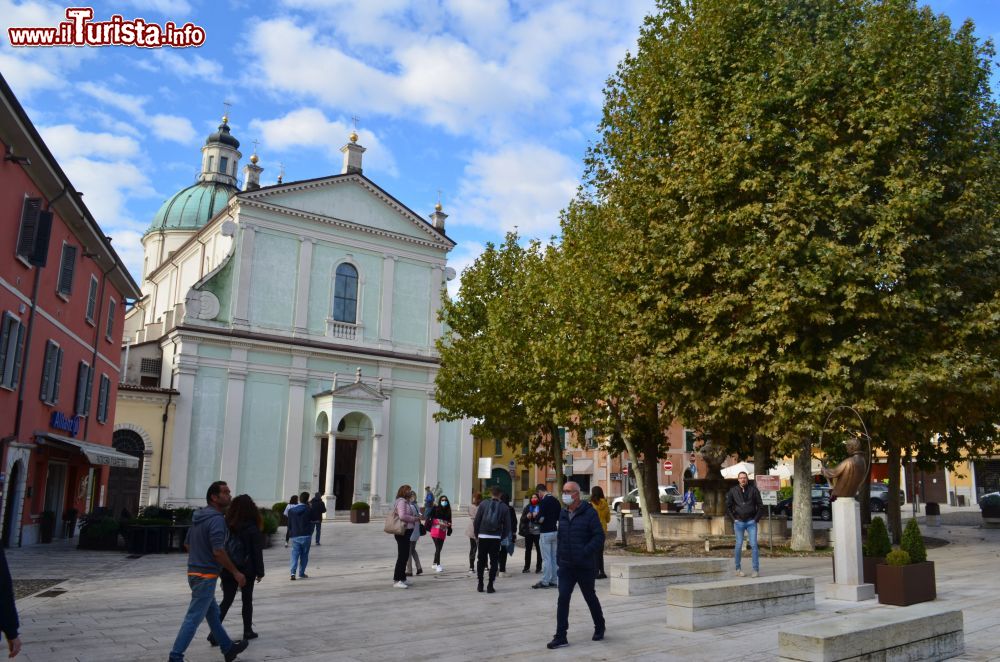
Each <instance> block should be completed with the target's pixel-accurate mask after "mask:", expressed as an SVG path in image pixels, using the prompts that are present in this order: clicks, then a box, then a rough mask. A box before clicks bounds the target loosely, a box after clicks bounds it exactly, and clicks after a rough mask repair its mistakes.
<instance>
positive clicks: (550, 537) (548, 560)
mask: <svg viewBox="0 0 1000 662" xmlns="http://www.w3.org/2000/svg"><path fill="white" fill-rule="evenodd" d="M557 535H559V534H558V532H556V531H549V532H547V533H543V534H541V535H540V536H539V541H538V543H539V545H540V546H541V548H542V581H543V582H545V583H546V584H555V583H556V580H557V576H556V573H557V572H558V571H559V566H558V565H557V564H556V536H557Z"/></svg>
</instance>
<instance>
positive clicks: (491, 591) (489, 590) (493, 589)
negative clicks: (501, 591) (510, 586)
mask: <svg viewBox="0 0 1000 662" xmlns="http://www.w3.org/2000/svg"><path fill="white" fill-rule="evenodd" d="M486 592H487V593H496V592H497V590H496V589H495V588H493V584H487V585H486Z"/></svg>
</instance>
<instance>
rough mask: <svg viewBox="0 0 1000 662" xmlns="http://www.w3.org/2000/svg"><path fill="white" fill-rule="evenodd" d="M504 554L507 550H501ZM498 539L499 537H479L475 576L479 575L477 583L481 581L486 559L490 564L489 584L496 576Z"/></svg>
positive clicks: (498, 557) (498, 555) (498, 550)
mask: <svg viewBox="0 0 1000 662" xmlns="http://www.w3.org/2000/svg"><path fill="white" fill-rule="evenodd" d="M502 553H503V554H506V553H507V552H502ZM500 554H501V551H500V539H499V538H480V539H479V558H478V560H477V562H476V576H477V577H479V583H480V584H482V583H483V571H484V570H485V569H486V561H487V559H488V560H489V564H490V584H492V583H493V581H494V580H495V579H496V578H497V570H498V569H499V568H498V567H497V566H498V565H499V564H500Z"/></svg>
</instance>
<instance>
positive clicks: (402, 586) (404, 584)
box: [392, 582, 410, 588]
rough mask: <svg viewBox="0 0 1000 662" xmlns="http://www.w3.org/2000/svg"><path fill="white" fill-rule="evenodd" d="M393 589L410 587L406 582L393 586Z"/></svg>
mask: <svg viewBox="0 0 1000 662" xmlns="http://www.w3.org/2000/svg"><path fill="white" fill-rule="evenodd" d="M392 587H393V588H410V585H409V584H407V583H406V582H396V583H395V584H393V585H392Z"/></svg>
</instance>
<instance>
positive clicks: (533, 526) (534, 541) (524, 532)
mask: <svg viewBox="0 0 1000 662" xmlns="http://www.w3.org/2000/svg"><path fill="white" fill-rule="evenodd" d="M537 519H538V495H537V494H532V495H531V500H530V501H529V502H528V503H526V504H525V506H524V512H522V513H521V529H520V531H518V533H520V534H521V537H522V538H524V569H523V570H521V572H531V548H532V547H534V548H535V559H537V560H536V561H535V574H538V573H539V572H541V571H542V547H541V545H540V544H539V543H538V541H539V540H540V539H541V537H542V528H541V525H540V524H539V523H538V522H537V521H535V520H537Z"/></svg>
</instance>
